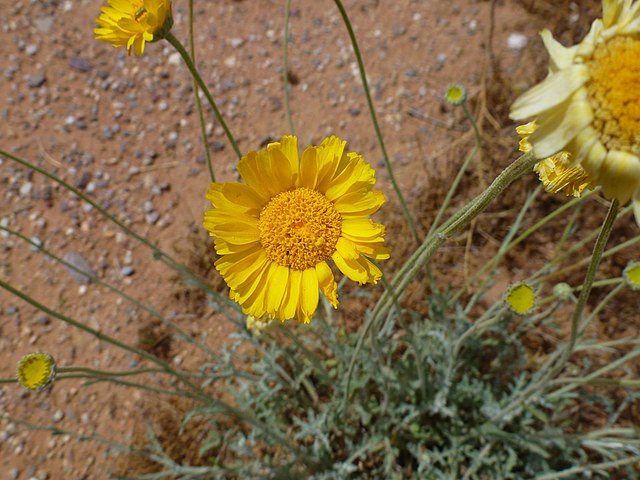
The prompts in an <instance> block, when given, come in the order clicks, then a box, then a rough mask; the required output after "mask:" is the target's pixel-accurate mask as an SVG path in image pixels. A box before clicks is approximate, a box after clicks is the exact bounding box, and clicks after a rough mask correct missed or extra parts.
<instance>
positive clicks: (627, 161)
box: [598, 150, 640, 205]
mask: <svg viewBox="0 0 640 480" xmlns="http://www.w3.org/2000/svg"><path fill="white" fill-rule="evenodd" d="M598 183H599V184H600V185H602V191H603V192H604V194H605V196H607V197H608V198H617V199H618V201H619V202H620V203H621V204H623V205H624V204H625V203H627V202H628V201H629V199H630V198H631V196H632V195H633V194H634V193H635V191H636V190H637V189H638V188H640V158H638V157H636V156H635V155H633V154H631V153H627V152H621V151H619V150H610V151H609V153H608V154H607V156H606V158H605V159H604V161H603V162H602V166H601V167H600V171H599V175H598Z"/></svg>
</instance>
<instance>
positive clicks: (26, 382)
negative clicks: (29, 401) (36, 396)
mask: <svg viewBox="0 0 640 480" xmlns="http://www.w3.org/2000/svg"><path fill="white" fill-rule="evenodd" d="M55 376H56V363H55V361H54V360H53V357H52V356H51V355H49V354H48V353H30V354H28V355H25V356H24V357H22V359H21V360H20V362H18V382H20V385H22V386H23V387H24V388H27V389H29V390H40V389H42V388H44V387H46V386H47V385H48V384H49V383H51V382H52V381H53V379H54V378H55Z"/></svg>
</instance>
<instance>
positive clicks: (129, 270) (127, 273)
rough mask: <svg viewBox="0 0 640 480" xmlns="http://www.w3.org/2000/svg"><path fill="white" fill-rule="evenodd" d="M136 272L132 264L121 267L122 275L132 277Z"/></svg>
mask: <svg viewBox="0 0 640 480" xmlns="http://www.w3.org/2000/svg"><path fill="white" fill-rule="evenodd" d="M134 273H135V269H134V268H133V267H132V266H131V265H126V266H124V267H122V268H121V269H120V275H122V276H123V277H130V276H131V275H133V274H134Z"/></svg>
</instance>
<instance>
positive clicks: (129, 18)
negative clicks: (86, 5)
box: [94, 0, 173, 55]
mask: <svg viewBox="0 0 640 480" xmlns="http://www.w3.org/2000/svg"><path fill="white" fill-rule="evenodd" d="M107 2H108V5H106V6H104V7H102V13H101V14H100V16H99V17H98V18H97V19H96V23H97V24H98V25H99V27H98V28H96V29H95V30H94V33H95V35H96V39H98V40H101V41H103V42H108V43H110V44H112V45H113V46H114V47H124V46H126V47H127V52H128V53H129V55H131V51H132V50H133V51H134V52H135V54H136V55H142V53H143V52H144V45H145V43H146V42H154V41H156V40H159V39H161V38H163V37H164V35H165V34H166V33H167V32H168V31H169V30H170V29H171V26H172V25H173V17H172V16H171V0H107Z"/></svg>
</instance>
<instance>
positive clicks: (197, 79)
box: [164, 32, 242, 159]
mask: <svg viewBox="0 0 640 480" xmlns="http://www.w3.org/2000/svg"><path fill="white" fill-rule="evenodd" d="M164 38H165V39H166V40H167V41H168V42H169V43H170V44H171V45H172V46H173V48H175V49H176V50H177V51H178V53H179V54H180V56H181V57H182V59H183V60H184V63H185V64H186V65H187V68H188V69H189V72H191V76H192V77H193V79H194V80H195V82H196V83H197V84H198V86H199V87H200V89H201V90H202V93H204V96H205V97H206V99H207V101H208V102H209V105H210V106H211V109H212V110H213V113H214V114H215V116H216V119H217V120H218V122H219V123H220V126H221V127H222V129H223V130H224V133H225V135H226V136H227V138H228V139H229V143H231V147H232V148H233V151H234V152H235V153H236V156H237V157H238V159H240V158H242V153H241V152H240V147H238V142H236V139H235V137H234V136H233V134H232V133H231V130H229V127H228V126H227V122H225V120H224V117H223V116H222V113H221V112H220V109H219V108H218V105H217V104H216V102H215V100H214V99H213V96H212V95H211V92H210V91H209V89H208V88H207V85H206V84H205V83H204V80H202V77H201V76H200V72H198V69H197V68H196V66H195V64H194V62H193V60H192V59H191V56H190V55H189V52H187V50H186V49H185V48H184V45H182V43H180V40H178V39H177V38H176V37H175V36H174V35H173V33H171V32H167V33H166V34H165V37H164Z"/></svg>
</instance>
